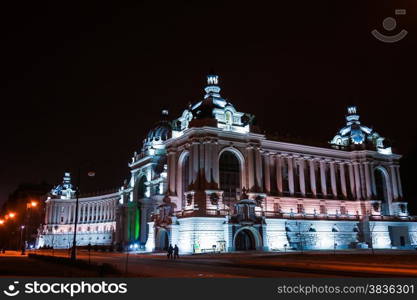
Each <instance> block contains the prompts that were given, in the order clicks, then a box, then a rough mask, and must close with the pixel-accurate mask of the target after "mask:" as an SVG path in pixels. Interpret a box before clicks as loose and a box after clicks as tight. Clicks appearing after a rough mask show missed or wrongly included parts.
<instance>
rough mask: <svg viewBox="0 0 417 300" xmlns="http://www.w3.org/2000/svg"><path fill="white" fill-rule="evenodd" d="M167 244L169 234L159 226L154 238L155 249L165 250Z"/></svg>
mask: <svg viewBox="0 0 417 300" xmlns="http://www.w3.org/2000/svg"><path fill="white" fill-rule="evenodd" d="M168 246H169V235H168V232H167V231H166V229H164V228H159V229H158V234H157V235H156V239H155V249H156V250H162V251H166V250H168Z"/></svg>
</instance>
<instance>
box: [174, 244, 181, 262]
mask: <svg viewBox="0 0 417 300" xmlns="http://www.w3.org/2000/svg"><path fill="white" fill-rule="evenodd" d="M179 251H180V249H178V246H177V245H176V244H175V247H174V259H176V258H180V256H179V255H178V252H179Z"/></svg>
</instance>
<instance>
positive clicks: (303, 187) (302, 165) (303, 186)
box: [298, 158, 306, 197]
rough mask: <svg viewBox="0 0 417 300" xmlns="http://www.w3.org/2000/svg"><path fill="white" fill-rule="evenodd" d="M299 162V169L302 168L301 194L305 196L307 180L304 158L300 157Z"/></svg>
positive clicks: (300, 179)
mask: <svg viewBox="0 0 417 300" xmlns="http://www.w3.org/2000/svg"><path fill="white" fill-rule="evenodd" d="M298 164H299V170H300V172H299V173H300V176H299V177H300V178H299V182H300V192H301V195H302V196H303V197H305V195H306V181H305V178H304V158H300V159H299V160H298Z"/></svg>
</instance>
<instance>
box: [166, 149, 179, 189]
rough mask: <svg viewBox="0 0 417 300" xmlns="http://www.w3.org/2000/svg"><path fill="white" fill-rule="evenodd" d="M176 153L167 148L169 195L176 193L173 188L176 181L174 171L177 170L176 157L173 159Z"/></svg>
mask: <svg viewBox="0 0 417 300" xmlns="http://www.w3.org/2000/svg"><path fill="white" fill-rule="evenodd" d="M175 156H176V153H175V151H173V150H171V149H169V150H168V159H167V160H168V161H167V162H168V188H169V193H170V194H171V195H175V193H176V188H175V183H176V180H175V179H176V178H175V175H176V172H177V167H176V161H175V160H176V159H175Z"/></svg>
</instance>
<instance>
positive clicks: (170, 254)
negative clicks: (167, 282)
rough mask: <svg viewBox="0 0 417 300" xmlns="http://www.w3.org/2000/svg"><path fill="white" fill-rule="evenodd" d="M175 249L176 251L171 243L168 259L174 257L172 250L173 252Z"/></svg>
mask: <svg viewBox="0 0 417 300" xmlns="http://www.w3.org/2000/svg"><path fill="white" fill-rule="evenodd" d="M173 251H174V248H172V245H171V244H169V247H168V254H167V257H168V259H170V258H172V252H173Z"/></svg>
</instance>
